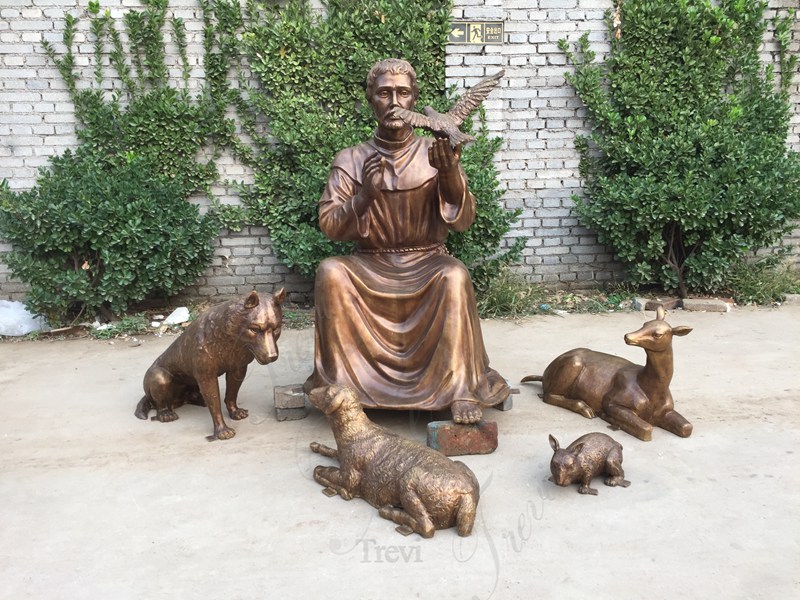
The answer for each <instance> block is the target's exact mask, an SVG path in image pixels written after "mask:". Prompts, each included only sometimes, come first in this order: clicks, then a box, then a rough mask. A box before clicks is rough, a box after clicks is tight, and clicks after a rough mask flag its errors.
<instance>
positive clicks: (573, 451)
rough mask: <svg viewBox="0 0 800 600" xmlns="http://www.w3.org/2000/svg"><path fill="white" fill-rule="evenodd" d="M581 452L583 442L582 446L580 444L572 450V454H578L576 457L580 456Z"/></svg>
mask: <svg viewBox="0 0 800 600" xmlns="http://www.w3.org/2000/svg"><path fill="white" fill-rule="evenodd" d="M581 450H583V442H581V443H580V444H578V445H577V446H575V447H574V448H573V449H572V454H576V455H577V454H580V452H581Z"/></svg>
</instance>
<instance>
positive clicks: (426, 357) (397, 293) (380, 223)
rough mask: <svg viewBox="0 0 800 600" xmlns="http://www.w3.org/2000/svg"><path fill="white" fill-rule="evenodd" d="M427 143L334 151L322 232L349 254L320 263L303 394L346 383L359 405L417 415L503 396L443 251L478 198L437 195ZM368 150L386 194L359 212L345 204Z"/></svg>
mask: <svg viewBox="0 0 800 600" xmlns="http://www.w3.org/2000/svg"><path fill="white" fill-rule="evenodd" d="M432 141H433V140H432V139H431V138H427V137H416V136H411V137H410V138H409V139H408V140H407V141H405V142H396V143H393V142H386V141H383V140H377V139H373V140H370V141H369V142H365V143H363V144H360V145H358V146H355V147H353V148H347V149H346V150H343V151H342V152H340V153H339V154H338V155H337V156H336V159H335V160H334V163H333V167H332V169H331V174H330V177H329V179H328V185H327V187H326V189H325V192H324V193H323V195H322V198H321V199H320V203H319V222H320V228H321V229H322V231H323V232H324V233H325V235H327V236H328V237H329V238H330V239H333V240H353V241H355V242H356V250H355V252H354V254H353V255H351V256H339V257H332V258H328V259H325V260H324V261H322V263H321V264H320V266H319V269H318V270H317V276H316V283H315V292H314V293H315V304H316V340H315V352H314V372H313V373H312V375H311V376H310V377H309V378H308V380H307V381H306V384H305V389H306V390H307V391H308V390H310V389H313V388H315V387H320V386H324V385H331V384H344V385H349V386H351V387H353V388H355V389H356V390H357V391H358V392H359V393H360V395H361V401H362V403H363V405H364V406H367V407H374V408H392V409H419V410H441V409H446V408H448V407H449V406H450V405H451V404H452V403H453V402H455V401H457V400H465V401H468V402H477V403H479V404H480V405H482V406H492V405H494V404H497V403H499V402H502V401H503V400H505V399H506V398H507V397H508V395H509V393H510V389H509V387H508V385H507V383H506V382H505V380H504V379H503V378H502V377H501V376H500V375H499V374H498V373H497V372H496V371H494V370H493V369H490V368H489V359H488V357H487V355H486V350H485V349H484V345H483V337H482V336H481V330H480V322H479V319H478V313H477V308H476V305H475V296H474V292H473V288H472V281H471V280H470V277H469V272H468V271H467V269H466V267H465V266H464V264H463V263H462V262H461V261H459V260H458V259H456V258H453V257H452V256H449V255H448V254H447V253H446V250H445V248H444V241H445V239H446V237H447V233H448V231H449V230H450V229H453V230H455V231H463V230H465V229H467V228H468V227H469V226H470V225H471V224H472V222H473V221H474V219H475V198H474V197H473V196H472V194H470V193H469V192H468V191H467V192H466V193H465V196H464V197H463V198H461V199H460V201H459V202H457V203H456V204H452V203H448V202H446V201H445V200H444V199H443V198H441V197H440V195H439V191H438V171H437V170H436V169H434V168H433V167H431V166H430V164H429V163H428V148H429V146H430V145H431V142H432ZM375 152H380V153H381V155H382V156H383V157H384V158H385V159H386V160H385V171H384V184H383V188H382V191H383V199H382V200H376V201H375V202H373V203H372V204H371V205H370V207H369V209H368V210H367V212H366V213H365V214H364V215H362V216H361V217H360V218H357V217H356V214H355V212H354V210H353V207H352V199H353V197H354V196H355V195H357V194H358V192H359V191H360V189H361V170H362V165H363V163H364V160H365V159H366V158H368V157H369V156H371V155H372V154H374V153H375ZM461 175H462V177H464V174H463V171H462V172H461ZM465 179H466V178H465ZM464 188H465V189H466V185H465V186H464Z"/></svg>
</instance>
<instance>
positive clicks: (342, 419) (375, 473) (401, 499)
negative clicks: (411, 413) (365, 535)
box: [309, 386, 480, 538]
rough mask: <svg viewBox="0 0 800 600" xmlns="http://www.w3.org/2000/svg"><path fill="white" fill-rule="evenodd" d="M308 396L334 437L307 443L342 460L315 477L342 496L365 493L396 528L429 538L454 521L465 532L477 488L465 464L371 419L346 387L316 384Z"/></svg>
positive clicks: (469, 529) (320, 468)
mask: <svg viewBox="0 0 800 600" xmlns="http://www.w3.org/2000/svg"><path fill="white" fill-rule="evenodd" d="M309 397H310V399H311V403H312V404H313V405H314V406H316V407H317V408H318V409H320V410H321V411H322V412H323V413H324V414H325V416H326V417H327V419H328V423H329V424H330V426H331V429H332V430H333V436H334V438H335V439H336V449H333V448H329V447H327V446H323V445H322V444H318V443H316V442H314V443H312V444H311V450H312V451H314V452H316V453H318V454H321V455H322V456H327V457H329V458H335V459H337V460H338V461H339V465H340V466H339V467H338V468H337V467H324V466H321V465H320V466H317V467H316V468H315V469H314V479H315V480H316V481H317V482H318V483H320V484H321V485H323V486H326V488H331V489H332V490H334V491H335V492H337V493H338V494H339V495H340V496H341V497H342V498H344V499H345V500H350V499H351V498H363V499H364V500H366V501H367V502H368V503H369V504H371V505H372V506H374V507H375V508H377V509H378V514H380V516H381V517H383V518H384V519H388V520H390V521H393V522H395V523H397V524H398V525H399V527H398V528H397V530H398V531H399V532H400V533H403V534H410V533H411V532H416V533H418V534H419V535H421V536H422V537H424V538H430V537H433V534H434V532H435V531H436V530H437V529H447V528H449V527H454V526H455V527H456V528H457V531H458V535H461V536H468V535H470V533H471V532H472V527H473V524H474V523H475V513H476V510H477V507H478V498H479V489H480V488H479V485H478V480H477V479H476V477H475V474H474V473H473V472H472V471H471V470H470V469H469V467H467V466H466V465H465V464H463V463H462V462H459V461H452V460H450V459H449V458H447V457H446V456H444V455H443V454H441V453H440V452H437V451H436V450H433V449H431V448H428V447H427V446H423V445H422V444H420V443H418V442H415V441H412V440H409V439H405V438H403V437H401V436H399V435H397V434H396V433H393V432H391V431H389V430H387V429H385V428H383V427H380V426H379V425H376V424H375V423H373V422H372V421H370V420H369V419H368V418H367V416H366V414H364V410H363V409H362V408H361V402H360V401H359V398H358V396H357V394H356V392H355V391H354V390H353V389H352V388H349V387H345V386H329V387H321V388H316V389H314V390H312V391H311V393H310V394H309ZM323 491H324V490H323ZM331 494H333V492H331Z"/></svg>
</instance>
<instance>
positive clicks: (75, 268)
mask: <svg viewBox="0 0 800 600" xmlns="http://www.w3.org/2000/svg"><path fill="white" fill-rule="evenodd" d="M142 4H143V9H142V10H138V11H137V10H128V11H127V12H126V13H125V14H124V15H123V17H122V21H123V24H124V29H125V33H126V34H127V35H126V36H125V37H123V36H122V35H121V33H120V31H119V28H118V25H117V23H116V22H115V20H114V19H112V17H111V16H110V13H109V12H108V11H105V12H102V13H101V11H100V6H99V3H98V2H97V1H95V0H91V1H90V2H89V6H88V14H89V25H88V29H89V32H90V35H89V39H90V40H91V41H93V42H94V62H95V68H94V78H93V81H92V82H90V84H89V85H84V86H78V85H77V83H78V79H79V74H78V72H77V71H76V58H75V55H74V47H75V40H76V33H77V32H78V24H79V20H78V19H77V18H76V17H74V16H72V15H70V14H67V15H66V17H65V28H64V33H63V41H64V46H65V48H66V50H65V52H64V54H63V55H61V56H59V55H57V54H56V52H55V48H54V47H53V46H52V44H50V43H49V42H48V41H46V40H44V41H43V42H42V45H43V47H44V49H45V51H46V53H47V55H48V57H49V58H50V60H51V61H52V62H53V64H54V65H55V66H56V68H57V69H58V71H59V73H60V74H61V76H62V78H63V79H64V82H65V83H66V86H67V89H68V91H69V94H70V98H71V99H72V102H73V104H74V107H75V114H76V117H77V119H78V124H79V126H78V128H77V136H78V140H79V142H80V146H79V148H78V149H77V151H75V152H74V153H72V152H67V153H66V154H64V155H63V156H61V157H56V158H53V159H51V167H50V169H49V170H42V172H41V174H40V176H39V179H38V181H37V185H36V187H34V188H33V189H32V190H30V191H29V192H23V193H20V194H14V193H11V192H10V191H9V190H8V187H7V186H4V189H3V190H2V203H1V204H0V236H2V237H3V238H5V239H7V240H9V241H10V242H11V243H12V246H13V251H12V252H11V253H10V254H8V255H7V256H6V257H5V261H6V262H7V263H8V265H9V267H10V268H11V270H12V272H13V273H14V276H15V277H17V278H18V279H20V280H22V281H24V282H26V283H28V284H29V285H30V286H31V291H30V293H29V296H28V306H30V307H31V309H32V310H35V311H37V312H39V313H42V314H44V315H46V316H47V318H48V320H49V321H50V322H51V324H55V323H59V322H62V321H68V320H71V319H77V318H78V317H79V316H81V315H83V314H85V313H86V312H91V311H96V310H100V311H101V312H104V313H107V314H106V315H105V316H106V317H110V316H111V313H114V312H118V311H121V310H124V309H125V308H126V307H127V306H128V305H129V304H130V303H133V302H137V301H140V300H143V299H144V298H146V297H147V296H149V295H151V294H164V295H171V294H175V293H177V292H179V291H180V290H181V289H183V288H184V287H186V286H187V285H191V284H193V283H194V282H195V279H196V278H197V277H198V276H199V275H200V274H202V272H203V271H204V270H205V268H206V267H207V266H208V265H209V264H210V262H211V255H212V254H211V240H212V239H213V238H214V237H215V235H216V233H217V231H218V229H219V228H220V227H222V226H225V227H234V226H235V225H237V224H241V222H242V221H243V218H242V215H241V214H240V212H241V211H237V210H235V209H230V210H228V209H224V208H219V210H214V209H212V210H211V211H209V214H208V215H206V216H201V215H200V212H199V209H198V207H197V206H196V205H193V204H191V203H189V202H188V198H189V197H190V196H191V195H193V194H195V193H198V192H208V191H209V188H210V185H211V183H212V182H214V181H215V180H216V179H217V169H216V165H215V164H214V157H215V155H216V154H217V151H218V147H219V146H220V145H224V144H226V143H232V135H233V125H232V121H230V120H229V119H227V118H226V117H225V108H226V105H227V103H228V101H229V97H228V96H227V95H226V94H227V92H226V91H225V90H227V81H226V77H227V72H228V67H227V64H228V62H229V61H231V60H232V57H231V51H230V44H227V43H222V42H220V41H218V39H217V36H216V35H215V29H214V28H213V27H212V26H211V25H210V20H212V19H213V16H214V13H213V9H212V7H210V6H208V5H205V6H204V8H205V9H206V10H204V16H205V17H206V27H207V30H206V36H205V47H204V51H205V57H204V58H205V62H206V67H207V68H206V82H207V87H206V89H205V90H203V91H202V92H201V93H199V94H198V95H197V96H196V97H193V96H191V95H190V94H189V92H188V91H187V89H186V85H187V84H188V78H189V61H188V56H187V49H186V32H185V25H184V23H183V21H182V20H181V19H179V18H169V19H168V18H167V0H143V2H142ZM168 21H169V26H170V28H171V30H172V35H173V39H174V40H175V43H176V44H177V46H178V54H179V57H180V59H181V67H182V69H181V75H182V83H181V82H180V81H179V82H174V83H175V85H170V83H171V82H170V81H169V78H168V69H167V66H166V63H165V50H164V46H165V40H164V35H163V30H164V28H165V27H166V23H167V22H168ZM109 64H110V66H111V67H113V71H114V72H113V73H111V75H110V76H108V73H107V69H108V66H109ZM107 77H108V78H109V79H110V80H111V81H113V82H114V83H115V85H111V86H107V85H104V84H105V83H107V81H106V78H107ZM116 84H121V85H116ZM181 85H183V89H181ZM109 87H110V88H112V89H113V90H114V91H113V92H109V91H107V90H106V88H109ZM204 155H205V156H210V157H211V158H210V159H201V158H199V157H202V156H204ZM212 205H213V202H212Z"/></svg>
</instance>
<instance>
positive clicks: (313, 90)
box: [228, 0, 524, 282]
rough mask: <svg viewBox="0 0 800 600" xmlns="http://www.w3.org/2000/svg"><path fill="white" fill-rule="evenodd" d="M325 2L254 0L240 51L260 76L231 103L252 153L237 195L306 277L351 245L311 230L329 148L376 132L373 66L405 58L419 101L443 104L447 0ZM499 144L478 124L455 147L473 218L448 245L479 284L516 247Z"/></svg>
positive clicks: (331, 154)
mask: <svg viewBox="0 0 800 600" xmlns="http://www.w3.org/2000/svg"><path fill="white" fill-rule="evenodd" d="M326 9H327V12H326V13H325V14H324V15H321V14H319V13H316V12H314V11H313V10H312V9H311V8H310V6H309V3H308V2H307V1H306V0H289V2H287V3H286V4H285V6H283V7H276V6H269V7H265V6H264V5H263V4H260V3H258V2H256V1H255V0H251V1H248V3H247V13H246V15H247V16H246V18H244V19H243V21H242V22H243V23H244V33H243V35H242V40H243V47H244V51H245V53H246V55H247V59H248V63H249V68H250V70H251V72H252V74H253V75H254V76H255V78H256V79H257V80H258V83H259V89H258V90H254V91H252V92H251V93H249V94H246V95H245V97H244V98H243V99H241V102H240V103H239V108H240V115H242V116H243V117H244V126H245V130H246V131H247V133H249V134H250V136H251V138H252V139H253V140H254V142H255V146H256V150H257V151H256V152H255V154H254V156H253V161H252V166H253V167H254V170H255V183H254V184H253V185H252V186H251V187H250V188H249V191H248V192H247V193H246V194H245V195H244V197H243V201H244V202H245V204H246V205H247V206H248V207H249V208H250V209H251V210H250V214H251V216H253V218H254V219H255V220H257V221H259V222H260V224H264V225H266V226H267V227H268V228H269V231H270V236H271V239H272V242H273V246H274V249H275V252H276V254H277V255H278V256H279V257H280V258H281V259H282V260H283V261H284V262H285V263H286V264H287V265H289V266H291V267H295V268H296V269H297V270H299V271H300V272H301V273H303V274H305V275H308V276H311V275H313V274H314V272H315V270H316V267H317V265H318V264H319V262H320V261H321V260H322V259H323V258H325V257H327V256H331V255H334V254H345V253H348V252H349V249H350V245H349V244H343V243H334V242H331V241H330V240H328V239H327V238H326V237H325V236H324V235H323V234H322V232H321V231H320V230H319V224H318V221H317V203H318V201H319V198H320V196H321V195H322V192H323V189H324V187H325V183H326V181H327V177H328V172H329V169H330V165H331V163H332V162H333V158H334V156H335V155H336V153H337V152H338V151H339V150H342V149H343V148H346V147H348V146H352V145H355V144H358V143H360V142H363V141H364V140H367V139H369V138H370V136H371V135H372V132H373V130H374V128H375V121H374V117H373V115H372V111H371V109H370V107H369V105H368V104H367V102H366V100H365V98H364V80H365V78H366V75H367V72H368V71H369V69H370V67H371V66H372V65H373V64H374V63H375V62H376V61H378V60H380V59H383V58H388V57H397V58H404V59H406V60H408V61H409V62H410V63H411V64H412V65H413V66H414V68H415V70H416V72H417V79H418V84H419V88H420V91H421V96H420V98H419V101H418V105H419V106H424V105H426V104H430V105H432V106H434V107H436V108H437V109H439V110H444V109H445V108H447V107H448V106H449V105H450V104H451V102H452V100H451V99H450V98H449V96H448V93H447V90H446V89H445V78H444V74H445V46H446V43H447V34H448V27H449V21H450V10H451V4H450V2H442V1H436V0H413V1H411V0H401V1H395V0H391V1H390V0H366V1H364V0H359V1H356V0H329V1H328V2H326ZM229 22H231V23H237V22H238V20H237V19H235V18H231V19H229ZM228 37H231V36H230V35H229V36H228ZM259 116H263V117H265V121H266V123H267V124H268V128H267V129H265V128H263V127H261V126H260V125H261V124H262V121H261V120H259V119H258V118H257V117H259ZM500 144H501V141H500V140H492V139H489V137H488V132H487V131H486V129H485V128H483V129H481V131H480V132H479V134H478V141H477V142H475V143H473V144H471V145H469V146H467V147H466V148H465V149H464V153H463V164H464V169H465V171H466V172H467V175H468V177H469V178H470V188H471V190H472V191H473V193H474V194H475V195H476V198H477V200H478V216H477V219H476V222H475V224H474V225H473V227H472V228H471V229H470V230H469V231H468V232H466V233H465V234H460V235H452V236H451V237H450V238H449V240H448V246H449V248H450V250H451V252H452V253H453V254H455V255H456V256H458V257H459V258H461V259H462V260H463V261H464V263H465V264H466V265H467V266H468V267H470V268H471V269H473V273H475V274H476V278H477V279H479V280H481V281H483V282H485V281H486V280H487V278H488V277H490V276H491V274H492V273H496V272H497V270H498V269H499V266H500V265H501V264H504V263H508V262H510V261H512V260H515V259H516V258H517V257H518V256H519V251H520V250H521V246H522V244H523V243H524V241H523V240H520V241H519V242H518V243H517V244H515V245H514V246H513V247H512V248H511V249H510V250H509V251H506V252H499V251H498V247H499V244H500V242H501V240H502V238H503V236H504V235H505V234H506V233H507V232H508V230H509V227H510V225H511V223H512V222H513V221H514V220H515V219H516V216H517V214H516V213H513V212H507V211H505V210H504V209H503V208H502V206H500V204H499V203H498V199H499V196H500V195H501V192H499V191H498V181H497V173H496V171H495V170H494V165H493V162H492V159H493V157H494V153H495V152H496V151H497V149H498V148H499V145H500Z"/></svg>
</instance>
